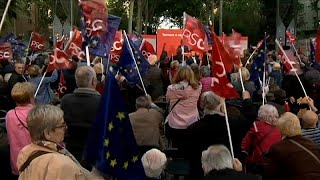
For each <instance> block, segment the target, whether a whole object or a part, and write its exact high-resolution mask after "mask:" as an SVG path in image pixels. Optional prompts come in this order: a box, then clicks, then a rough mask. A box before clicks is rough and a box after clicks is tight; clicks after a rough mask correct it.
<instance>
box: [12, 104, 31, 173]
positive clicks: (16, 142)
mask: <svg viewBox="0 0 320 180" xmlns="http://www.w3.org/2000/svg"><path fill="white" fill-rule="evenodd" d="M32 107H33V105H31V104H29V105H26V106H17V107H16V108H15V110H16V113H17V115H16V114H15V112H14V111H15V110H14V109H12V110H10V111H9V112H8V113H7V115H6V127H7V133H8V139H9V144H10V161H11V169H12V173H13V174H15V175H18V174H19V171H18V169H17V165H16V162H17V157H18V154H19V152H20V150H21V149H22V148H24V147H25V146H26V145H28V144H30V143H31V137H30V134H29V131H28V129H26V128H25V127H24V126H23V125H25V126H26V127H27V115H28V113H29V111H30V110H31V109H32ZM17 116H18V117H19V118H20V120H21V122H20V121H19V119H18V118H17ZM21 123H23V125H22V124H21Z"/></svg>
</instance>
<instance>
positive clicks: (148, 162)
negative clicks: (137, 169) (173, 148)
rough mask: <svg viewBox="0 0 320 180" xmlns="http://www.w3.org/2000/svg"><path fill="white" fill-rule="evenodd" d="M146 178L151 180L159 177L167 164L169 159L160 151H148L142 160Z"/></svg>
mask: <svg viewBox="0 0 320 180" xmlns="http://www.w3.org/2000/svg"><path fill="white" fill-rule="evenodd" d="M141 161H142V165H143V168H144V171H145V173H146V176H147V177H149V178H156V177H159V176H160V175H161V173H162V171H163V169H164V168H165V165H166V163H167V157H166V155H165V154H164V153H162V152H161V151H159V150H158V149H151V150H149V151H147V152H146V153H145V154H144V155H143V156H142V158H141Z"/></svg>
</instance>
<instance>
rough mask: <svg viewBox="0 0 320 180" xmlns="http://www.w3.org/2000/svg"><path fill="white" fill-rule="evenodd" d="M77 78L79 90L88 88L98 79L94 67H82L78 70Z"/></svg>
mask: <svg viewBox="0 0 320 180" xmlns="http://www.w3.org/2000/svg"><path fill="white" fill-rule="evenodd" d="M75 78H76V84H77V86H78V88H88V87H90V85H91V84H92V81H93V80H94V79H95V80H96V79H97V75H96V72H95V71H94V69H93V68H92V67H90V66H81V67H78V68H77V70H76V73H75Z"/></svg>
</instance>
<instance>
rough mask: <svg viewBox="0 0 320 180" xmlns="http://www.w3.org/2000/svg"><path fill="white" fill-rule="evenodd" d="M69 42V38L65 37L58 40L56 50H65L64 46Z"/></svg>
mask: <svg viewBox="0 0 320 180" xmlns="http://www.w3.org/2000/svg"><path fill="white" fill-rule="evenodd" d="M65 42H67V38H66V37H65V35H63V36H62V37H61V38H60V39H57V42H56V48H59V49H63V44H64V43H65Z"/></svg>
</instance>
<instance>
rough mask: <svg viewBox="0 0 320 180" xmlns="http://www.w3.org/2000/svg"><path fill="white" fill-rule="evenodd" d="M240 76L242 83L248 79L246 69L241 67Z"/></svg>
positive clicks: (248, 73) (248, 74)
mask: <svg viewBox="0 0 320 180" xmlns="http://www.w3.org/2000/svg"><path fill="white" fill-rule="evenodd" d="M241 75H242V80H243V81H248V80H249V79H250V72H249V70H248V69H247V68H246V67H241Z"/></svg>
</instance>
